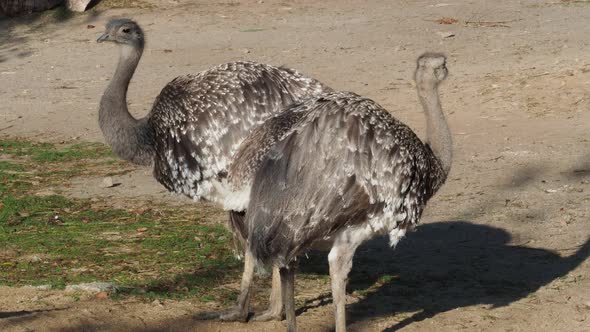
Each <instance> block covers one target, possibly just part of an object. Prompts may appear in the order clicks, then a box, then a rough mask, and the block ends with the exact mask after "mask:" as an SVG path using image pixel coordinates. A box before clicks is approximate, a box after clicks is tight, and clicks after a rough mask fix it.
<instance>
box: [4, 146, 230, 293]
mask: <svg viewBox="0 0 590 332" xmlns="http://www.w3.org/2000/svg"><path fill="white" fill-rule="evenodd" d="M0 160H1V161H0V284H2V285H10V286H23V285H40V284H50V285H52V286H53V287H56V288H61V287H65V285H68V284H76V283H81V282H92V281H106V282H115V283H116V284H117V285H118V286H119V287H120V290H119V293H118V294H117V295H116V296H119V297H124V296H130V295H133V296H143V297H148V298H152V297H166V298H187V297H190V298H195V299H198V300H200V301H219V302H229V301H233V300H234V299H235V296H236V290H234V289H227V288H225V287H223V285H224V284H226V283H229V282H233V281H235V280H236V279H237V278H239V273H240V270H241V264H242V263H241V262H240V261H238V260H236V259H235V257H234V254H233V250H232V249H233V248H232V245H231V243H232V241H231V237H232V235H231V234H230V233H229V232H228V231H227V230H226V229H225V227H224V226H222V225H219V224H217V223H215V222H213V219H214V218H216V217H217V216H218V215H219V213H220V211H219V210H217V209H214V208H211V207H210V206H209V205H205V204H194V205H191V206H190V207H183V208H182V209H170V208H167V207H165V206H161V205H158V204H148V207H147V208H142V209H113V208H110V207H108V205H107V204H106V203H104V202H100V201H96V200H94V201H92V200H84V199H70V198H67V197H63V196H61V195H59V189H55V188H59V187H63V186H64V185H66V184H67V180H68V179H69V178H71V177H73V176H83V175H93V176H101V175H102V176H105V175H112V174H120V173H121V172H125V171H126V170H128V169H129V168H128V167H129V166H128V164H126V163H124V162H120V161H118V160H116V159H114V157H113V156H112V153H111V152H110V149H109V148H108V147H106V146H104V145H101V144H95V143H82V144H69V145H63V146H57V145H54V144H49V143H33V142H28V141H25V140H18V139H0Z"/></svg>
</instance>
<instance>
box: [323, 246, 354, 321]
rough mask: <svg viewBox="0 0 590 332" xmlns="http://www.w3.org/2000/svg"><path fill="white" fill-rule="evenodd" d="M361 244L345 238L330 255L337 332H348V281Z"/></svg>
mask: <svg viewBox="0 0 590 332" xmlns="http://www.w3.org/2000/svg"><path fill="white" fill-rule="evenodd" d="M359 244H360V243H358V244H357V243H352V242H349V241H348V240H347V239H346V238H345V237H343V238H342V239H338V240H337V241H335V243H334V246H333V247H332V250H330V254H329V255H328V262H329V263H330V279H331V281H332V299H333V301H334V318H335V320H336V332H346V281H347V280H348V273H349V272H350V270H351V268H352V258H353V256H354V252H355V251H356V248H357V247H358V245H359Z"/></svg>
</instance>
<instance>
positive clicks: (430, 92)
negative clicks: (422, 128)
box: [417, 79, 453, 175]
mask: <svg viewBox="0 0 590 332" xmlns="http://www.w3.org/2000/svg"><path fill="white" fill-rule="evenodd" d="M417 88H418V97H419V99H420V103H421V104H422V107H423V109H424V114H425V115H426V143H427V144H428V145H429V146H430V148H431V149H432V152H433V153H434V155H435V157H436V158H437V159H438V160H439V161H440V162H441V164H442V167H443V171H444V172H445V175H448V174H449V171H450V170H451V162H452V159H453V152H452V139H451V132H450V130H449V127H448V125H447V122H446V120H445V116H444V114H443V112H442V108H441V105H440V99H439V96H438V83H437V82H436V81H435V80H433V79H419V80H417Z"/></svg>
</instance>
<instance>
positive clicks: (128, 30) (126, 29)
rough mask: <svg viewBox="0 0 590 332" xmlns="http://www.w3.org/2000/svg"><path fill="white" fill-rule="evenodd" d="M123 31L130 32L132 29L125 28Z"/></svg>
mask: <svg viewBox="0 0 590 332" xmlns="http://www.w3.org/2000/svg"><path fill="white" fill-rule="evenodd" d="M122 31H123V32H124V33H129V32H131V29H129V28H125V29H123V30H122Z"/></svg>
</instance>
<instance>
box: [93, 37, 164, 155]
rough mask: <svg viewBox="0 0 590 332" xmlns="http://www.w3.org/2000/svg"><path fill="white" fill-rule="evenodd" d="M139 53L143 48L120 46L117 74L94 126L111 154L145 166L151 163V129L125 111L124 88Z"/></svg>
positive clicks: (103, 97) (107, 91) (108, 89)
mask: <svg viewBox="0 0 590 332" xmlns="http://www.w3.org/2000/svg"><path fill="white" fill-rule="evenodd" d="M142 53H143V46H135V47H133V46H129V45H122V46H121V54H120V57H119V63H118V65H117V70H116V71H115V74H114V75H113V78H112V79H111V81H110V83H109V85H108V87H107V89H106V90H105V92H104V94H103V96H102V99H101V101H100V110H99V113H98V122H99V125H100V128H101V130H102V132H103V135H104V137H105V140H106V141H107V143H108V144H109V145H110V146H111V148H112V149H113V151H114V152H115V154H117V155H118V156H119V157H121V158H122V159H125V160H128V161H131V162H133V163H136V164H140V165H149V164H151V162H152V160H153V158H152V156H153V146H152V145H153V144H152V133H151V128H150V127H149V125H148V122H147V119H145V118H144V119H135V118H134V117H133V116H132V115H131V114H130V113H129V110H128V109H127V88H128V87H129V82H130V81H131V78H132V77H133V73H134V72H135V69H136V68H137V64H138V63H139V60H140V59H141V55H142Z"/></svg>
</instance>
